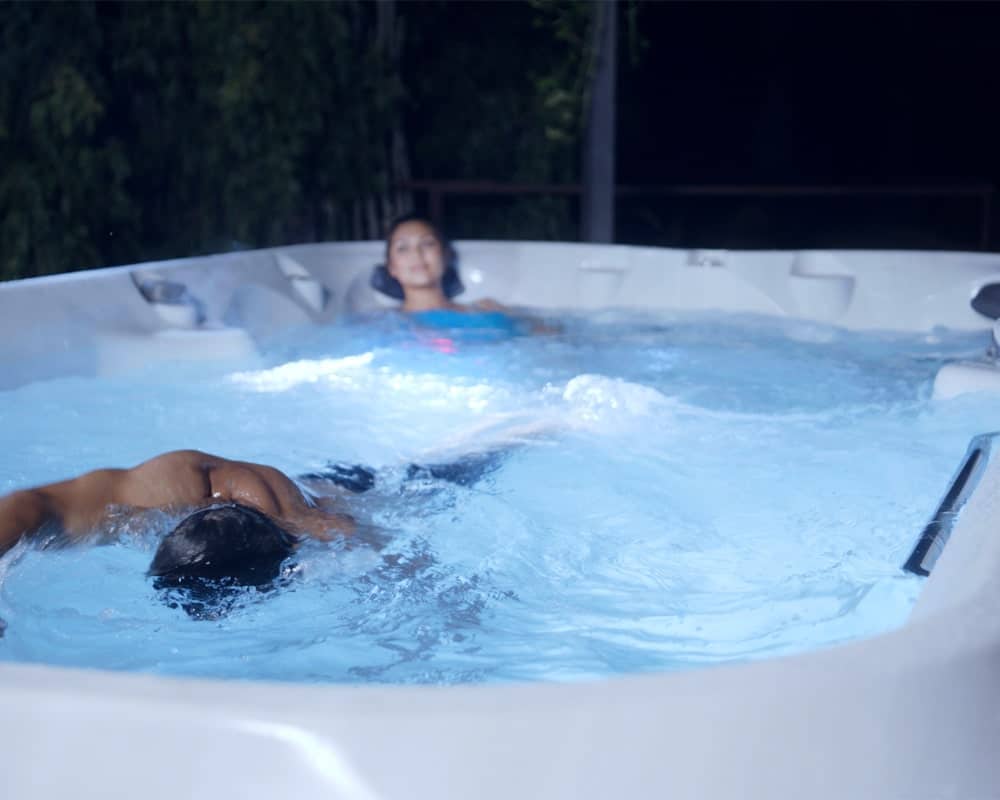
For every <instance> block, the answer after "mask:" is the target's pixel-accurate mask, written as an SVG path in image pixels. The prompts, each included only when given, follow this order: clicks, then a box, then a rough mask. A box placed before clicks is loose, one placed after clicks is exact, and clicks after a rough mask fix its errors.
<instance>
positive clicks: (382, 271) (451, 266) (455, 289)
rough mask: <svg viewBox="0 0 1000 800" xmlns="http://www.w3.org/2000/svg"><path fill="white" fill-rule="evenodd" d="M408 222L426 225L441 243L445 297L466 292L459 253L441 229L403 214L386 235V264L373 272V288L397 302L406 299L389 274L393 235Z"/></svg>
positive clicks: (442, 281)
mask: <svg viewBox="0 0 1000 800" xmlns="http://www.w3.org/2000/svg"><path fill="white" fill-rule="evenodd" d="M407 222H420V223H422V224H424V225H426V226H427V227H428V228H430V229H431V231H432V232H433V233H434V236H435V237H436V238H437V240H438V241H439V242H440V243H441V250H442V252H443V253H444V275H443V276H442V277H441V288H442V289H443V290H444V293H445V296H446V297H448V298H451V297H454V296H455V295H458V294H461V293H462V292H464V291H465V285H464V284H463V283H462V279H461V278H460V277H459V276H458V253H457V252H455V248H454V247H453V246H452V244H451V241H450V240H449V239H448V237H447V236H445V235H444V233H442V231H441V229H440V228H439V227H438V226H437V225H435V224H434V223H433V222H431V221H430V220H429V219H427V218H426V217H422V216H420V215H419V214H403V216H401V217H396V219H394V220H393V221H392V222H391V223H389V229H388V230H387V231H386V234H385V263H384V264H377V265H376V266H375V269H374V270H372V277H371V286H372V288H373V289H375V290H377V291H379V292H382V294H386V295H388V296H389V297H393V298H395V299H396V300H403V299H405V295H404V294H403V287H402V286H401V285H400V283H399V281H397V280H396V279H395V278H394V277H392V275H390V274H389V244H390V243H391V242H392V235H393V234H394V233H395V232H396V229H397V228H398V227H399V226H400V225H404V224H406V223H407Z"/></svg>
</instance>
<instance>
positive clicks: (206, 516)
mask: <svg viewBox="0 0 1000 800" xmlns="http://www.w3.org/2000/svg"><path fill="white" fill-rule="evenodd" d="M295 542H296V538H295V537H294V536H293V535H292V534H290V533H288V531H286V530H284V529H283V528H281V527H280V526H278V525H277V524H276V523H275V522H274V520H272V519H271V518H270V517H268V516H267V515H266V514H262V513H261V512H260V511H257V510H256V509H254V508H249V507H248V506H242V505H239V504H236V503H233V504H228V505H221V506H212V507H211V508H206V509H203V510H201V511H196V512H195V513H193V514H191V515H190V516H188V517H185V518H184V519H183V520H181V522H180V523H179V524H178V525H177V527H176V528H174V529H173V530H172V531H171V532H170V533H169V534H167V536H166V537H165V538H164V539H163V541H162V542H160V546H159V547H158V548H157V550H156V555H155V556H153V561H152V563H151V564H150V565H149V572H148V573H147V574H148V575H150V576H152V577H155V578H156V582H155V585H156V588H157V589H162V588H169V587H172V586H183V585H185V584H186V583H188V582H190V581H192V580H195V581H204V580H221V579H226V580H227V582H228V583H230V584H236V585H240V586H261V585H264V584H267V583H269V582H271V581H273V580H274V579H275V578H276V577H278V575H279V573H280V571H281V562H282V561H284V560H285V559H286V558H287V557H288V556H289V555H290V554H291V552H292V549H293V547H294V545H295Z"/></svg>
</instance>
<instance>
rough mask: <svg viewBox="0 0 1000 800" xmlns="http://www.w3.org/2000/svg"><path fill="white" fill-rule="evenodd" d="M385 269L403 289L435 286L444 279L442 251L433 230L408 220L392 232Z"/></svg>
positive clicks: (421, 223)
mask: <svg viewBox="0 0 1000 800" xmlns="http://www.w3.org/2000/svg"><path fill="white" fill-rule="evenodd" d="M388 258H389V260H388V263H387V264H386V268H387V269H388V270H389V274H390V275H392V277H394V278H395V279H396V280H397V281H399V283H400V285H401V286H402V287H403V288H404V289H424V288H431V287H433V286H437V285H439V284H440V283H441V279H442V278H443V277H444V269H445V264H444V248H443V246H442V244H441V241H440V240H439V239H438V237H437V235H436V234H435V233H434V230H433V228H431V227H430V226H429V225H427V224H425V223H423V222H420V221H419V220H411V221H410V222H404V223H403V224H402V225H400V226H399V227H397V228H396V230H394V231H393V232H392V237H391V238H390V239H389V257H388Z"/></svg>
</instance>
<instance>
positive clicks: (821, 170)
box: [618, 2, 1000, 249]
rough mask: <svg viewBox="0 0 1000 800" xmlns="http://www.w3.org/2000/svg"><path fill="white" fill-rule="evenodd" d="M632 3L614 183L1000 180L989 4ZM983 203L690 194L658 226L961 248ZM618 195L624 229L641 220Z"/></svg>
mask: <svg viewBox="0 0 1000 800" xmlns="http://www.w3.org/2000/svg"><path fill="white" fill-rule="evenodd" d="M639 14H640V31H641V33H642V36H643V39H644V40H645V45H646V46H645V49H644V51H643V52H642V54H641V59H640V61H639V63H638V65H637V66H634V67H632V66H630V65H629V62H628V53H627V50H626V49H625V48H624V47H623V50H622V53H621V56H622V58H621V69H620V74H619V78H620V80H619V90H618V91H619V120H618V136H619V143H618V144H619V146H618V175H619V182H620V183H623V184H648V183H657V182H662V183H694V184H717V183H729V184H732V183H749V184H801V185H815V184H847V185H857V186H890V185H916V184H920V185H930V186H956V185H960V186H972V185H989V184H992V185H995V184H997V182H998V179H1000V135H998V134H1000V124H998V120H1000V110H998V103H1000V93H998V89H1000V59H998V58H997V52H998V42H1000V4H995V3H957V2H955V3H902V2H900V3H861V2H841V3H763V4H758V3H712V2H708V3H643V4H641V6H640V11H639ZM994 205H995V204H994ZM698 206H701V209H700V210H699V209H698V208H697V207H698ZM980 208H981V207H980V205H979V201H978V200H976V199H964V200H963V199H957V198H938V199H934V200H915V199H912V198H911V199H892V200H888V199H880V200H878V201H873V200H870V199H868V200H865V199H857V198H855V199H853V200H847V199H837V200H830V199H826V200H809V201H806V202H803V201H800V200H771V201H768V202H766V203H765V202H757V203H747V202H740V201H735V200H729V201H725V202H722V201H715V200H703V201H702V200H698V201H692V200H688V201H686V203H685V207H684V209H680V210H679V212H678V213H680V214H681V215H682V216H683V215H684V214H688V215H694V216H693V217H692V218H691V219H689V221H688V222H687V223H686V224H685V226H683V227H684V231H680V230H675V231H673V232H671V231H670V230H660V233H661V234H662V235H663V236H664V237H665V238H667V239H670V238H671V236H674V237H676V236H677V235H680V236H682V237H683V236H692V235H693V236H694V237H695V238H697V235H698V234H697V232H696V231H697V230H698V229H699V228H700V229H702V230H703V231H704V234H705V235H716V236H721V237H722V238H729V239H731V240H732V244H734V245H739V244H747V245H751V246H754V245H757V246H759V245H762V244H769V245H773V246H798V245H803V246H808V245H810V244H816V245H823V246H852V245H855V246H873V245H881V246H885V245H890V246H892V245H894V244H895V245H896V246H927V247H935V246H938V247H957V248H961V247H973V246H977V245H978V241H977V237H978V232H979V226H980V222H981V210H980ZM625 211H626V213H622V212H621V211H620V212H619V217H620V221H621V226H620V227H622V226H624V229H623V230H622V231H621V234H622V235H623V236H624V237H625V238H628V237H629V235H630V234H631V235H632V236H635V237H637V238H642V237H643V236H649V235H655V233H656V231H654V230H653V227H655V226H653V227H651V226H646V228H645V229H644V228H643V226H642V225H641V224H639V223H637V222H636V221H634V220H632V221H630V220H629V219H628V216H629V214H628V213H627V212H628V210H627V209H625ZM993 211H994V213H993V215H992V216H993V220H992V223H993V224H992V227H993V235H992V239H991V242H990V243H991V246H992V249H996V248H997V246H998V245H1000V235H998V231H997V214H996V209H993ZM697 218H703V219H702V222H701V223H699V221H698V219H697ZM723 218H729V221H730V222H732V225H730V227H729V228H728V229H725V230H724V229H723V228H720V227H719V220H720V219H723ZM712 220H715V221H714V222H713V221H712ZM825 221H826V222H828V223H829V224H824V223H825ZM629 226H631V228H630V227H629ZM661 227H662V226H661Z"/></svg>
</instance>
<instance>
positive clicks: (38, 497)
mask: <svg viewBox="0 0 1000 800" xmlns="http://www.w3.org/2000/svg"><path fill="white" fill-rule="evenodd" d="M226 502H233V503H239V504H242V505H245V506H250V507H251V508H255V509H257V510H258V511H261V512H262V513H264V514H266V515H268V516H269V517H271V518H273V519H274V520H275V522H277V523H278V524H279V525H281V526H282V527H284V528H286V529H287V530H289V531H290V532H292V533H298V534H305V535H308V536H312V537H315V538H318V539H331V538H333V537H334V536H336V535H349V534H351V533H353V532H354V520H353V519H352V518H351V517H350V516H349V515H347V514H344V513H341V512H339V511H338V510H337V509H336V508H335V506H336V501H335V500H333V499H331V498H321V499H319V500H318V501H316V502H315V503H314V502H311V501H310V500H309V499H307V498H306V497H305V495H303V493H302V491H301V490H300V489H299V487H298V486H296V484H295V483H294V482H292V480H291V479H290V478H288V476H286V475H285V474H284V473H282V472H281V471H280V470H277V469H275V468H274V467H269V466H265V465H263V464H253V463H250V462H246V461H232V460H230V459H226V458H221V457H220V456H213V455H210V454H208V453H202V452H200V451H198V450H175V451H172V452H169V453H163V454H162V455H159V456H156V457H155V458H151V459H150V460H149V461H145V462H143V463H142V464H139V465H138V466H136V467H133V468H131V469H99V470H95V471H93V472H88V473H86V474H84V475H81V476H79V477H77V478H73V479H71V480H66V481H60V482H58V483H50V484H46V485H45V486H39V487H35V488H33V489H25V490H22V491H18V492H14V493H12V494H9V495H6V496H4V497H0V554H2V553H4V552H6V551H7V550H8V549H10V548H11V547H13V546H14V545H15V544H16V543H17V542H18V540H19V539H20V538H21V536H22V535H24V534H29V533H33V532H35V531H37V530H38V529H39V528H42V527H43V526H47V525H55V526H57V527H58V528H59V529H60V530H61V531H63V532H64V533H65V534H67V535H69V536H71V537H80V536H85V535H87V534H88V533H91V532H92V531H94V530H95V529H96V528H98V527H99V526H100V525H101V523H102V522H104V521H105V520H106V519H107V516H108V511H109V507H126V508H132V509H135V510H136V511H140V510H146V509H153V508H156V509H163V510H166V511H176V512H182V511H185V510H189V509H195V508H201V507H204V506H208V505H212V504H215V503H226Z"/></svg>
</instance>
